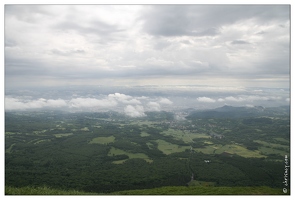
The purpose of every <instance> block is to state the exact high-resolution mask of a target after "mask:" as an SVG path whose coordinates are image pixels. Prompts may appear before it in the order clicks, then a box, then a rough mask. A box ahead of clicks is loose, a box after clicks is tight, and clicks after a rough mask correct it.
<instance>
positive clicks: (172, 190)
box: [5, 186, 290, 195]
mask: <svg viewBox="0 0 295 200" xmlns="http://www.w3.org/2000/svg"><path fill="white" fill-rule="evenodd" d="M5 195H290V193H289V192H288V193H287V194H284V193H283V191H282V189H281V188H270V187H266V186H259V187H211V186H209V187H204V186H189V187H186V186H167V187H160V188H153V189H142V190H126V191H118V192H112V193H87V192H83V191H77V190H58V189H53V188H49V187H46V186H44V187H29V186H28V187H22V188H15V187H8V186H6V187H5Z"/></svg>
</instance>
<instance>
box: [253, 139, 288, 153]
mask: <svg viewBox="0 0 295 200" xmlns="http://www.w3.org/2000/svg"><path fill="white" fill-rule="evenodd" d="M253 142H257V143H259V144H262V145H263V146H265V147H271V148H283V149H286V151H289V149H290V147H289V146H287V145H282V144H275V143H270V142H265V141H261V140H253Z"/></svg>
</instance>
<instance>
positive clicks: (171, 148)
mask: <svg viewBox="0 0 295 200" xmlns="http://www.w3.org/2000/svg"><path fill="white" fill-rule="evenodd" d="M156 142H157V143H158V149H159V150H160V151H162V152H163V153H164V154H166V155H169V154H171V153H176V152H183V151H185V150H186V149H190V146H187V147H184V146H178V145H176V144H172V143H170V142H166V141H165V140H156Z"/></svg>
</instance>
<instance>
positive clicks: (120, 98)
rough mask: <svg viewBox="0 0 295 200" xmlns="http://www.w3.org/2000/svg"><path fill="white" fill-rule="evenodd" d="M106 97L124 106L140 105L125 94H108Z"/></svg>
mask: <svg viewBox="0 0 295 200" xmlns="http://www.w3.org/2000/svg"><path fill="white" fill-rule="evenodd" d="M108 97H109V98H113V99H116V100H117V101H119V102H122V103H124V104H141V102H140V101H139V100H137V99H135V98H133V97H132V96H129V95H125V94H120V93H115V94H109V95H108Z"/></svg>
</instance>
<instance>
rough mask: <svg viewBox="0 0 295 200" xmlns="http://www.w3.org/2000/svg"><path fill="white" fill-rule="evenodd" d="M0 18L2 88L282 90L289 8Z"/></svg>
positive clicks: (100, 10)
mask: <svg viewBox="0 0 295 200" xmlns="http://www.w3.org/2000/svg"><path fill="white" fill-rule="evenodd" d="M4 17H5V24H4V26H5V27H4V30H5V52H4V53H5V87H6V88H7V89H9V88H18V87H27V86H28V87H32V86H68V85H148V84H152V85H157V84H159V85H171V84H177V85H186V84H192V85H193V84H196V85H197V84H200V85H213V86H232V85H234V86H239V87H243V86H244V87H251V86H256V87H289V81H290V7H289V6H288V5H6V6H5V16H4ZM200 100H201V101H208V99H200Z"/></svg>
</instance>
